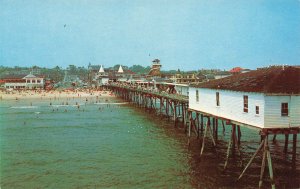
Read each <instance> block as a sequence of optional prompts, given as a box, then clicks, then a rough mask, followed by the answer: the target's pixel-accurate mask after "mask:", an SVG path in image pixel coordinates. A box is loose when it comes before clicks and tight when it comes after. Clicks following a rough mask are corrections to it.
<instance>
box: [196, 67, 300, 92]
mask: <svg viewBox="0 0 300 189" xmlns="http://www.w3.org/2000/svg"><path fill="white" fill-rule="evenodd" d="M191 86H194V87H199V88H210V89H223V90H232V91H244V92H261V93H275V94H300V68H299V67H292V66H286V67H281V66H280V67H279V66H277V67H270V68H261V69H257V70H255V71H250V72H247V73H242V74H237V75H233V76H229V77H226V78H223V79H218V80H212V81H209V82H205V83H200V84H196V85H191Z"/></svg>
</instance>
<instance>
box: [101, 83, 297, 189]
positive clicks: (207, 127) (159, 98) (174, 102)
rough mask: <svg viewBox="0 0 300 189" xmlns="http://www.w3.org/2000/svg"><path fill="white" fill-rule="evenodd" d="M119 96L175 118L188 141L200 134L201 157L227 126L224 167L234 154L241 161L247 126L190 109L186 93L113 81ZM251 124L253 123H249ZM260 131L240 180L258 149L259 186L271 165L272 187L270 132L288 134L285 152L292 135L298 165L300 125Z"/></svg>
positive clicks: (110, 88) (294, 158)
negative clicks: (183, 94)
mask: <svg viewBox="0 0 300 189" xmlns="http://www.w3.org/2000/svg"><path fill="white" fill-rule="evenodd" d="M106 88H107V89H109V90H111V91H112V92H113V93H114V94H115V95H116V96H117V97H120V98H122V99H123V100H125V101H127V102H129V103H132V104H133V105H135V106H137V107H140V108H145V109H147V110H149V111H154V112H155V113H158V114H159V115H161V116H165V117H167V118H168V119H170V120H172V121H173V122H174V126H175V127H182V128H184V131H185V132H186V134H187V142H188V145H190V141H191V137H197V138H198V139H199V140H201V146H200V149H201V150H200V154H199V156H200V157H201V156H202V155H203V153H205V144H206V143H207V142H212V144H213V146H214V147H215V148H217V145H218V133H220V132H219V131H222V133H225V129H230V130H231V134H230V137H229V140H228V143H227V151H226V158H225V162H224V167H223V169H224V171H225V170H226V169H228V163H229V159H230V158H231V157H232V156H236V155H237V156H238V157H240V159H241V162H242V156H241V150H240V149H241V137H242V132H241V127H243V126H247V125H244V124H242V123H239V122H235V121H233V120H228V119H225V118H222V117H216V116H214V115H210V114H207V113H204V112H200V111H196V110H193V109H189V107H188V105H189V100H188V97H187V96H181V95H176V94H168V93H164V92H154V91H153V90H145V89H138V88H136V87H131V86H122V85H116V84H110V85H107V86H106ZM247 127H251V126H249V125H248V126H247ZM257 129H258V130H259V134H260V136H261V142H260V145H259V147H258V148H257V150H256V151H255V153H254V154H253V156H252V157H251V158H250V160H248V163H247V164H246V166H244V167H241V174H240V175H239V177H238V178H237V181H239V180H242V177H243V175H244V173H245V172H246V171H247V169H248V168H249V167H250V166H251V163H252V162H253V160H254V159H255V157H257V155H258V154H259V153H262V163H261V171H260V180H259V188H261V187H262V184H263V177H264V172H265V167H266V166H267V167H268V170H269V177H270V182H271V187H272V188H275V180H274V173H273V163H272V158H271V152H270V148H269V141H270V136H273V138H272V139H271V140H273V141H274V140H276V136H277V135H280V134H281V135H284V136H285V145H284V149H283V153H286V154H287V148H288V142H289V136H290V135H292V140H293V142H292V145H293V146H292V153H291V155H292V164H291V167H292V168H294V169H295V166H296V154H297V153H296V147H297V146H296V145H297V135H298V134H299V133H300V128H299V127H292V128H282V129H278V128H276V129H261V128H257Z"/></svg>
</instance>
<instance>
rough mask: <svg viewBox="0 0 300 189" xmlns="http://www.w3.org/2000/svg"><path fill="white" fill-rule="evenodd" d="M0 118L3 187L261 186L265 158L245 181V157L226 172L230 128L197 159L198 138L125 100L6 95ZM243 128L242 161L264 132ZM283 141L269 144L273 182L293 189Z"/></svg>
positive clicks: (295, 175) (235, 160)
mask: <svg viewBox="0 0 300 189" xmlns="http://www.w3.org/2000/svg"><path fill="white" fill-rule="evenodd" d="M66 101H67V102H68V105H66ZM76 104H79V108H78V106H77V105H76ZM0 120H1V122H0V123H1V125H0V152H1V154H0V158H1V159H0V163H1V164H0V165H1V167H0V174H1V175H0V178H1V180H0V186H1V189H6V188H257V187H258V180H259V173H260V163H261V159H260V158H256V161H254V164H253V166H252V167H251V168H250V169H249V170H248V171H247V172H246V174H245V177H244V178H242V180H241V181H240V182H235V179H236V178H237V177H238V175H239V173H240V172H241V170H242V166H240V165H239V164H240V163H241V162H242V160H240V158H231V159H230V162H229V166H228V170H227V171H226V172H224V171H223V170H222V167H223V164H224V162H225V157H226V143H227V140H228V136H229V132H230V129H227V130H226V132H225V135H222V134H221V135H220V136H219V140H218V148H217V149H215V148H213V147H212V145H211V142H210V141H209V140H208V141H207V144H206V148H205V151H204V155H203V156H202V157H201V158H200V157H199V151H200V142H201V141H200V140H198V139H196V137H193V139H192V143H191V146H190V147H188V145H187V138H186V136H185V134H184V129H182V128H174V126H173V124H172V122H170V121H168V119H166V118H163V117H161V116H158V115H156V114H154V113H150V112H148V111H145V110H144V109H140V108H136V107H134V106H133V105H131V104H127V103H124V102H122V101H121V100H120V99H115V98H109V99H107V100H105V99H102V100H99V101H97V99H93V98H89V99H88V101H86V99H85V98H82V99H81V98H78V99H68V100H66V99H56V100H53V99H52V101H51V105H50V100H49V99H38V100H18V101H15V100H10V101H4V100H2V101H0ZM242 134H243V136H242V139H243V141H242V156H243V159H244V161H245V162H243V164H244V165H245V164H246V163H247V160H249V158H250V157H251V155H252V154H253V153H254V151H255V149H256V148H257V147H258V145H259V137H258V134H257V131H254V130H250V129H247V128H243V129H242ZM278 141H279V142H278V143H276V144H270V147H271V149H272V153H273V154H272V158H273V159H274V161H273V162H274V167H275V168H274V169H275V178H276V185H277V186H279V187H285V188H296V187H298V186H300V185H299V178H298V177H299V175H300V174H299V162H297V170H296V171H291V169H290V168H289V166H290V164H289V163H290V162H289V161H290V157H283V156H284V155H282V145H283V144H282V143H280V141H282V139H281V138H280V137H279V139H278ZM289 150H291V149H290V148H289ZM298 153H299V145H298ZM298 156H299V154H298ZM282 159H283V160H282ZM298 160H299V157H298ZM267 173H268V170H267V169H266V174H265V179H264V181H265V182H264V187H265V188H269V187H270V185H269V180H268V174H267Z"/></svg>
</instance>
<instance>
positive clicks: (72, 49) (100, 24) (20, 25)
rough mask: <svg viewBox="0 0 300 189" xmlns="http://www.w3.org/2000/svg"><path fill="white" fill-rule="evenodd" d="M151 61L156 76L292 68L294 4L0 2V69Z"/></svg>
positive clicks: (295, 60)
mask: <svg viewBox="0 0 300 189" xmlns="http://www.w3.org/2000/svg"><path fill="white" fill-rule="evenodd" d="M64 25H66V26H65V27H64ZM149 54H150V56H149ZM155 58H159V59H160V60H161V63H162V65H163V67H162V68H163V69H164V70H170V69H181V70H196V69H201V68H213V69H214V68H220V69H230V68H232V67H235V66H241V67H244V68H250V69H255V68H257V67H263V66H268V65H271V64H289V65H299V64H300V1H299V0H264V1H263V0H226V1H225V0H128V1H126V0H98V1H96V0H81V1H79V0H51V1H50V0H49V1H48V0H43V1H38V0H35V1H32V0H26V1H25V0H19V1H16V0H0V65H3V66H33V65H37V66H41V67H54V66H56V65H58V66H61V67H67V66H68V65H69V64H74V65H77V66H85V67H86V66H87V65H88V63H89V62H91V63H92V64H103V65H104V67H109V66H113V65H115V64H122V65H126V66H131V65H133V64H140V65H143V66H149V65H151V60H153V59H155Z"/></svg>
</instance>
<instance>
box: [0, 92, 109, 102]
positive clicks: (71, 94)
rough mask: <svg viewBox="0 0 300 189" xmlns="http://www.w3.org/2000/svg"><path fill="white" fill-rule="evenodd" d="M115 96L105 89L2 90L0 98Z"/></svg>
mask: <svg viewBox="0 0 300 189" xmlns="http://www.w3.org/2000/svg"><path fill="white" fill-rule="evenodd" d="M103 97H106V98H108V97H114V95H113V94H112V93H111V92H110V91H103V90H101V91H100V90H76V91H71V90H64V91H58V90H50V91H45V90H36V91H34V90H22V91H0V100H25V99H33V100H35V99H36V100H37V99H43V100H57V99H75V98H103Z"/></svg>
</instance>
